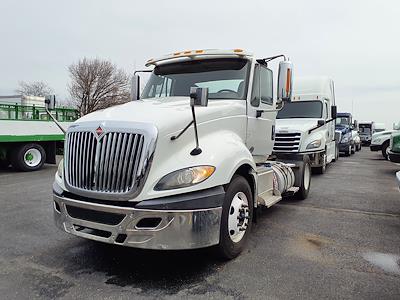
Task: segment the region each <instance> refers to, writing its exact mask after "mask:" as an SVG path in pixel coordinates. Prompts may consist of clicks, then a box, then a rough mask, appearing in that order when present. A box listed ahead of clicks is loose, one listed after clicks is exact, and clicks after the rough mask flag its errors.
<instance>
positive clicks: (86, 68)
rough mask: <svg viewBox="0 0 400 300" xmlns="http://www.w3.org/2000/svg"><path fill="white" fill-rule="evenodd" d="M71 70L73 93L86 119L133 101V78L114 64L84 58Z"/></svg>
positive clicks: (70, 85) (69, 87)
mask: <svg viewBox="0 0 400 300" xmlns="http://www.w3.org/2000/svg"><path fill="white" fill-rule="evenodd" d="M68 70H69V73H70V77H71V83H70V84H69V86H68V89H69V93H70V95H71V98H72V101H73V102H74V104H75V105H76V107H77V108H78V110H79V111H80V113H81V115H82V116H83V115H85V114H88V113H90V112H93V111H95V110H98V109H103V108H106V107H110V106H113V105H117V104H122V103H125V102H128V101H129V98H130V97H129V76H128V75H127V74H126V73H125V71H123V70H121V69H118V68H117V67H116V65H114V64H112V63H111V62H110V61H107V60H101V59H98V58H95V59H88V58H83V59H82V60H80V61H78V62H77V63H74V64H72V65H70V66H69V68H68Z"/></svg>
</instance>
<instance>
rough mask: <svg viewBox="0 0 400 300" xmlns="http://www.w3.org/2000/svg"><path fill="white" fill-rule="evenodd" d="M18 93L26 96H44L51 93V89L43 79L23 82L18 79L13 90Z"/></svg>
mask: <svg viewBox="0 0 400 300" xmlns="http://www.w3.org/2000/svg"><path fill="white" fill-rule="evenodd" d="M15 91H16V92H17V93H18V94H22V95H27V96H40V97H44V96H47V95H51V94H53V89H52V88H51V87H50V86H49V85H48V84H47V83H45V82H43V81H34V82H25V81H20V82H19V83H18V88H17V89H16V90H15Z"/></svg>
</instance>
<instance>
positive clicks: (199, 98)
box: [190, 87, 208, 106]
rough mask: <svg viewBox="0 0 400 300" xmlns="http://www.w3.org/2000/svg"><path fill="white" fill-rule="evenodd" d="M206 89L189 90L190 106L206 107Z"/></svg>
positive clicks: (192, 88)
mask: <svg viewBox="0 0 400 300" xmlns="http://www.w3.org/2000/svg"><path fill="white" fill-rule="evenodd" d="M207 105H208V88H199V87H191V88H190V106H207Z"/></svg>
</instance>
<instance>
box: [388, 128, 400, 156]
mask: <svg viewBox="0 0 400 300" xmlns="http://www.w3.org/2000/svg"><path fill="white" fill-rule="evenodd" d="M388 155H389V160H390V161H392V162H396V163H400V131H397V132H394V133H392V135H391V137H390V146H389V151H388Z"/></svg>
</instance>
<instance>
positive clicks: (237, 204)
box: [218, 175, 253, 259]
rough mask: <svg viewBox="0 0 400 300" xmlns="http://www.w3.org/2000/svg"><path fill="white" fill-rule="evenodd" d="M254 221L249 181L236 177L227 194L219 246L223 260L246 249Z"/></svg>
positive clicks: (223, 207)
mask: <svg viewBox="0 0 400 300" xmlns="http://www.w3.org/2000/svg"><path fill="white" fill-rule="evenodd" d="M252 220H253V196H252V192H251V188H250V185H249V183H248V182H247V180H246V179H245V178H244V177H242V176H239V175H235V176H234V177H233V179H232V180H231V182H230V183H229V185H228V188H227V189H226V192H225V199H224V204H223V206H222V219H221V227H220V237H219V245H218V253H219V256H220V257H221V258H223V259H233V258H235V257H237V256H238V255H239V254H240V253H241V252H242V251H243V249H244V248H245V245H246V241H247V238H248V236H249V233H250V230H251V225H252Z"/></svg>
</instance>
